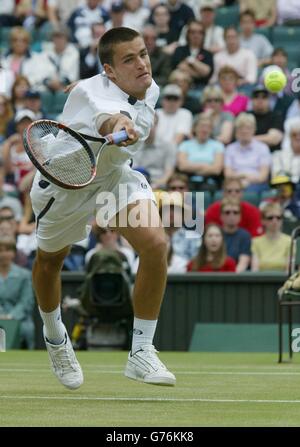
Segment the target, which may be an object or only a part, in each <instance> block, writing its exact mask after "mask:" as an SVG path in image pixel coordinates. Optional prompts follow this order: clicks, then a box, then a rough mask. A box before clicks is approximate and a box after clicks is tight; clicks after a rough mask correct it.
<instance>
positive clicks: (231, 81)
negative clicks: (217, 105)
mask: <svg viewBox="0 0 300 447" xmlns="http://www.w3.org/2000/svg"><path fill="white" fill-rule="evenodd" d="M218 79H219V85H220V87H221V90H222V94H223V99H224V104H223V111H224V112H231V113H232V114H233V115H234V116H237V115H239V114H240V113H241V112H245V111H246V110H247V109H248V103H249V98H248V97H247V96H245V95H243V94H241V93H239V92H238V90H237V88H238V80H239V75H238V73H237V72H236V71H235V69H234V68H232V67H230V66H228V65H225V66H224V67H222V68H221V69H220V71H219V75H218Z"/></svg>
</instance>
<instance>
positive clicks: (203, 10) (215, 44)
mask: <svg viewBox="0 0 300 447" xmlns="http://www.w3.org/2000/svg"><path fill="white" fill-rule="evenodd" d="M215 10H216V5H215V3H212V2H211V1H202V2H201V5H200V17H201V22H202V24H203V26H204V30H205V40H204V48H205V50H207V51H210V52H211V53H213V54H214V53H217V52H218V51H221V50H223V49H224V48H225V41H224V28H222V26H219V25H216V24H215V18H216V13H215Z"/></svg>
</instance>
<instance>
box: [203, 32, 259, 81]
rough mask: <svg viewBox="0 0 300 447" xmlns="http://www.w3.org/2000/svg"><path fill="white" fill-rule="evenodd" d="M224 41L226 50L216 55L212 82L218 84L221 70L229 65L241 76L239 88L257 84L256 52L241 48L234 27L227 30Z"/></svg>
mask: <svg viewBox="0 0 300 447" xmlns="http://www.w3.org/2000/svg"><path fill="white" fill-rule="evenodd" d="M224 39H225V45H226V47H225V49H224V50H222V51H219V52H218V53H216V54H215V55H214V74H213V77H212V79H211V82H212V83H214V82H216V81H217V79H218V75H219V71H220V70H221V68H222V67H224V65H229V66H231V67H233V68H234V69H235V71H236V72H237V73H238V75H239V81H238V85H239V86H244V85H246V86H247V85H249V84H250V85H253V84H255V82H256V79H257V59H256V56H255V54H254V52H253V51H252V50H249V49H247V48H242V47H241V43H240V37H239V34H238V31H237V30H236V29H235V28H234V27H233V26H230V27H228V28H226V29H225V32H224Z"/></svg>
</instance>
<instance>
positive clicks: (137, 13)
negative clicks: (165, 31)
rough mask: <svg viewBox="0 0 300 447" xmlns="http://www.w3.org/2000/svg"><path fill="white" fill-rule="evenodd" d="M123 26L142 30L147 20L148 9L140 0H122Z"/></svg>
mask: <svg viewBox="0 0 300 447" xmlns="http://www.w3.org/2000/svg"><path fill="white" fill-rule="evenodd" d="M124 5H125V14H124V26H126V27H127V28H132V29H134V30H136V31H138V32H142V30H143V27H144V25H145V23H146V22H147V20H148V18H149V15H150V10H149V9H148V8H145V7H144V6H143V2H142V0H124Z"/></svg>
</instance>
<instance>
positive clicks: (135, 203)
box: [31, 28, 176, 389]
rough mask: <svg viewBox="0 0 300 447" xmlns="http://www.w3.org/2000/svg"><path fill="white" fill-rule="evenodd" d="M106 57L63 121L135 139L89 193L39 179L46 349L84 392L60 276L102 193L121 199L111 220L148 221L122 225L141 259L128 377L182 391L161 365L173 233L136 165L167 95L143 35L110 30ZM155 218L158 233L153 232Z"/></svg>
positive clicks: (111, 158) (38, 274)
mask: <svg viewBox="0 0 300 447" xmlns="http://www.w3.org/2000/svg"><path fill="white" fill-rule="evenodd" d="M99 57H100V60H101V63H102V65H103V67H104V72H103V73H102V74H100V75H97V76H94V77H92V78H90V79H86V80H83V81H80V82H79V83H78V84H77V85H76V87H75V88H74V89H73V90H72V91H71V93H70V95H69V97H68V100H67V102H66V105H65V107H64V111H63V115H62V122H63V123H65V124H67V125H68V126H69V127H71V128H73V129H75V130H78V131H80V132H82V133H85V134H89V135H93V136H98V137H99V134H100V135H106V134H108V133H112V132H117V131H120V130H121V129H124V128H125V129H126V131H127V134H128V140H127V141H126V142H125V143H122V145H119V146H108V147H106V148H105V150H104V151H103V153H102V154H101V157H100V160H99V164H98V169H97V177H96V179H95V180H94V181H93V182H92V183H91V184H90V185H88V186H87V187H85V188H83V189H80V190H76V191H72V190H65V189H62V188H60V187H58V186H55V185H53V184H51V183H49V182H48V181H47V180H46V179H44V178H43V177H42V175H41V174H40V173H37V174H36V177H35V179H34V183H33V187H32V191H31V198H32V204H33V209H34V212H35V215H36V221H37V239H38V251H37V256H36V260H35V264H34V268H33V284H34V289H35V292H36V296H37V300H38V304H39V309H40V314H41V317H42V319H43V322H44V328H43V330H44V338H45V343H46V346H47V350H48V353H49V357H50V362H51V364H52V369H53V372H54V374H55V375H56V377H57V378H58V380H59V381H60V382H61V383H62V384H63V385H65V386H66V387H67V388H70V389H75V388H78V387H79V386H80V385H81V384H82V383H83V374H82V370H81V367H80V365H79V363H78V361H77V359H76V357H75V354H74V351H73V348H72V345H71V342H70V340H69V337H68V334H67V332H66V328H65V326H64V324H63V322H62V320H61V312H60V299H61V281H60V271H61V268H62V265H63V260H64V258H65V256H66V255H67V254H68V252H69V246H70V245H71V244H72V243H74V242H76V241H79V240H81V239H83V238H84V237H85V236H86V228H87V223H88V220H89V218H90V216H91V215H92V214H93V213H95V212H96V210H97V208H96V200H97V196H98V194H99V193H104V194H105V193H106V192H113V193H114V194H115V197H116V202H117V208H116V209H115V208H114V207H111V208H109V210H108V214H109V219H112V218H114V217H115V216H116V214H117V213H118V215H120V213H119V211H120V210H122V211H124V209H127V211H128V213H130V212H131V211H132V209H133V208H135V211H137V207H138V210H139V212H140V216H141V218H142V224H141V225H140V226H139V227H134V226H130V224H129V223H128V225H127V226H125V227H124V226H122V227H121V226H120V225H118V226H117V230H118V231H119V233H120V234H121V235H122V236H124V237H125V238H126V239H127V240H128V242H129V243H130V244H131V245H132V246H133V247H134V249H135V250H136V252H137V253H138V255H139V259H140V263H139V270H138V272H137V276H136V282H135V287H134V293H133V302H134V315H135V318H134V329H133V340H132V349H131V352H130V353H129V356H128V362H127V365H126V369H125V375H126V376H127V377H129V378H131V379H135V380H139V381H142V382H146V383H152V384H157V385H175V382H176V379H175V376H174V375H173V374H172V373H171V372H170V371H168V370H167V368H166V367H165V366H164V365H163V363H162V362H161V361H160V360H159V358H158V357H157V354H156V350H155V348H154V346H153V344H152V343H153V337H154V333H155V329H156V324H157V318H158V315H159V310H160V305H161V301H162V298H163V294H164V290H165V284H166V271H167V261H166V239H165V234H164V230H163V228H162V226H161V223H160V220H159V215H158V211H157V207H156V205H155V203H154V200H155V199H154V196H153V193H152V191H151V187H150V186H149V184H148V183H147V181H146V180H145V177H144V176H142V175H141V174H140V173H139V172H136V171H133V170H132V169H131V168H130V166H129V159H130V157H131V155H132V154H133V153H134V152H135V151H136V150H137V149H138V146H139V142H141V141H144V140H145V139H146V138H147V137H148V135H149V132H150V128H151V127H152V124H153V121H154V106H155V103H156V101H157V98H158V95H159V89H158V86H157V85H156V84H155V82H154V81H153V80H152V76H151V65H150V60H149V56H148V53H147V50H146V47H145V44H144V41H143V39H142V37H141V36H140V35H139V34H138V33H137V32H136V31H134V30H132V29H129V28H113V29H111V30H110V31H107V32H106V33H105V34H104V35H103V36H102V38H101V41H100V44H99ZM120 184H125V185H127V190H128V195H123V194H122V195H119V194H118V191H119V188H118V187H119V185H120ZM98 197H99V196H98ZM100 207H101V205H100ZM100 211H101V209H100ZM98 212H99V209H98ZM100 214H101V213H100ZM149 214H151V215H152V221H151V222H152V225H151V226H147V222H149V219H148V217H149ZM97 215H98V214H97ZM148 225H149V224H148Z"/></svg>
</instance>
